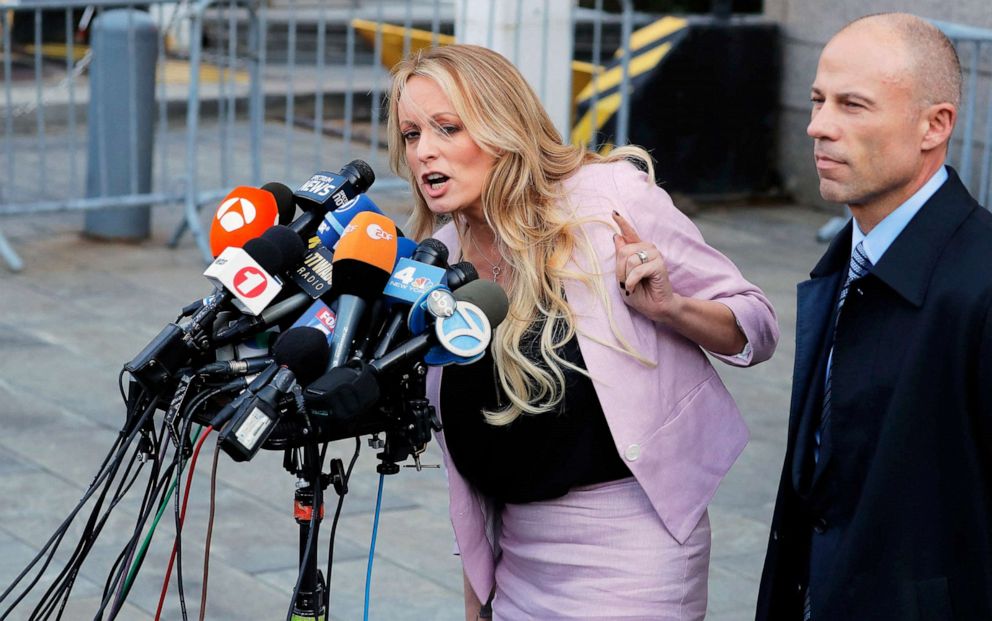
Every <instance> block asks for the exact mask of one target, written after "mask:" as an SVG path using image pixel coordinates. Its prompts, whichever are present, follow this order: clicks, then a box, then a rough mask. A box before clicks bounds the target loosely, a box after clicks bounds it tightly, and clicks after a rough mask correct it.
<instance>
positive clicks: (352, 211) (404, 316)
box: [125, 160, 507, 461]
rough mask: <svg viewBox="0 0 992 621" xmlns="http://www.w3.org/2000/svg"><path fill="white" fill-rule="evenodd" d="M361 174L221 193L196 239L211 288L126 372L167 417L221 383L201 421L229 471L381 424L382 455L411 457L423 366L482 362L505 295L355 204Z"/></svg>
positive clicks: (356, 166) (432, 420)
mask: <svg viewBox="0 0 992 621" xmlns="http://www.w3.org/2000/svg"><path fill="white" fill-rule="evenodd" d="M374 180H375V176H374V174H373V172H372V170H371V168H370V167H369V166H368V164H366V163H365V162H362V161H360V160H356V161H354V162H351V163H350V164H348V165H346V166H345V167H343V168H342V169H341V171H340V172H338V173H331V172H318V173H316V174H314V175H313V176H311V178H310V179H308V180H307V181H306V183H304V184H303V185H302V186H301V187H300V188H299V189H297V190H296V191H295V192H294V191H292V190H291V189H290V188H288V187H286V186H285V185H283V184H280V183H269V184H266V185H265V186H262V187H261V188H254V187H238V188H235V189H234V190H233V191H232V192H231V193H230V194H229V195H228V196H227V198H226V199H225V200H224V201H223V202H222V203H221V205H220V207H219V208H218V209H217V212H216V214H215V216H214V219H213V223H212V226H211V230H210V244H211V248H212V251H213V253H214V256H215V260H214V261H213V263H211V264H210V265H209V266H208V267H207V269H206V271H205V272H204V276H205V277H206V278H207V279H208V280H209V281H210V282H211V283H212V284H213V285H214V291H213V293H212V294H210V295H209V296H207V297H205V298H203V299H202V300H197V301H196V302H194V303H192V304H190V305H188V306H187V307H185V308H184V309H183V310H182V313H181V315H180V317H179V318H178V319H177V320H176V321H175V322H173V323H170V324H168V325H167V326H166V327H165V328H164V329H163V330H162V332H161V333H159V335H158V336H157V337H156V338H155V339H154V340H152V342H151V343H149V344H148V345H147V346H146V347H145V349H144V350H142V351H141V352H140V353H139V354H138V355H137V356H136V357H135V358H134V359H133V360H131V361H130V362H129V363H128V364H127V365H126V366H125V369H126V370H127V371H128V372H129V373H130V374H131V375H132V377H133V378H134V380H135V381H136V382H137V383H138V384H140V386H141V387H142V388H143V389H144V391H145V392H146V394H156V393H157V394H162V395H166V394H173V395H174V396H173V397H172V398H171V399H169V402H170V404H169V407H170V408H175V407H176V403H177V402H179V401H181V396H180V395H179V392H180V391H179V387H180V386H184V385H185V386H188V385H189V383H190V381H191V380H192V379H200V380H204V381H211V382H214V383H215V384H214V385H216V382H219V381H220V382H224V383H223V384H221V385H220V388H219V389H217V390H215V391H214V392H215V393H216V395H217V396H216V397H215V398H214V400H213V403H215V405H216V407H214V408H212V409H210V410H209V411H208V412H205V413H204V415H203V416H202V419H203V421H202V422H209V424H210V425H211V426H212V427H213V429H215V430H218V431H219V432H220V446H221V447H222V448H223V450H224V451H225V452H226V453H228V454H229V455H230V456H231V457H232V458H233V459H235V460H237V461H244V460H249V459H251V458H252V457H254V455H255V454H256V453H257V452H258V450H259V449H260V448H262V447H263V445H264V446H265V448H275V449H278V448H291V447H293V446H300V445H302V443H304V442H311V441H331V440H336V439H341V438H346V437H354V436H357V435H363V434H365V433H378V432H380V431H390V430H393V431H394V434H393V443H392V444H393V446H388V444H389V440H388V439H387V446H386V452H387V453H389V452H390V451H391V454H390V458H391V459H392V460H395V461H401V460H402V459H403V458H405V457H406V456H409V455H413V456H414V457H416V455H418V454H419V451H422V450H423V446H424V445H425V444H426V442H427V441H428V440H429V437H430V432H431V429H432V428H433V429H438V428H439V427H438V423H437V420H436V417H435V416H434V413H433V409H432V408H431V407H430V406H429V405H428V404H427V402H426V399H425V396H424V377H425V373H426V369H425V365H448V364H468V363H471V362H474V361H476V360H478V359H479V358H480V357H482V356H483V354H484V353H485V350H486V348H487V347H488V345H489V343H490V340H491V338H492V332H493V329H494V328H495V327H496V326H497V325H498V324H499V323H500V322H501V321H502V320H503V318H504V317H505V315H506V311H507V299H506V294H505V293H504V292H503V290H502V289H501V288H500V287H499V286H498V285H497V284H496V283H494V282H490V281H486V280H480V279H479V277H478V273H477V272H476V270H475V268H474V267H473V266H472V265H471V264H470V263H467V262H462V263H456V264H453V265H449V264H448V250H447V248H445V246H444V245H443V244H442V243H441V242H439V241H437V240H435V239H426V240H424V241H422V242H420V243H419V244H418V243H416V242H414V241H412V240H410V239H408V238H406V237H404V236H403V233H402V232H401V231H400V230H399V228H398V227H397V226H396V224H395V223H394V222H393V221H392V220H391V219H390V218H388V217H387V216H385V215H384V214H383V213H382V212H381V211H380V210H379V208H378V207H376V205H375V204H374V203H373V202H372V201H371V200H370V199H369V198H368V197H367V196H366V195H365V191H366V190H367V189H368V188H369V186H370V185H371V184H372V183H373V181H374ZM298 211H299V212H301V213H299V215H298ZM165 400H166V399H164V398H163V401H165ZM163 409H165V406H163Z"/></svg>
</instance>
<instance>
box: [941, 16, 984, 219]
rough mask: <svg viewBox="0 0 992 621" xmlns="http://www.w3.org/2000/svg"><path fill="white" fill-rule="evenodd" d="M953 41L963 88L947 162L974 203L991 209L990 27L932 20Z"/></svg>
mask: <svg viewBox="0 0 992 621" xmlns="http://www.w3.org/2000/svg"><path fill="white" fill-rule="evenodd" d="M935 23H936V24H937V26H939V27H940V29H941V30H943V31H944V33H945V34H946V35H947V36H948V37H949V38H950V39H951V40H952V41H953V42H954V45H955V47H956V48H957V50H958V56H960V58H961V66H962V70H963V72H964V88H963V91H964V92H963V93H962V98H961V109H960V110H959V111H958V114H959V118H958V124H957V130H956V131H955V132H954V140H953V142H952V143H951V149H950V153H949V154H948V163H950V164H951V165H952V166H954V167H955V168H956V169H957V170H958V172H959V173H960V175H961V181H962V182H963V183H964V184H965V185H966V186H967V187H968V189H969V190H970V191H971V193H972V195H973V196H975V197H976V198H977V199H978V202H980V203H981V204H983V205H985V206H986V207H990V208H992V187H990V177H992V30H988V29H982V28H973V27H970V26H963V25H960V24H951V23H947V22H935Z"/></svg>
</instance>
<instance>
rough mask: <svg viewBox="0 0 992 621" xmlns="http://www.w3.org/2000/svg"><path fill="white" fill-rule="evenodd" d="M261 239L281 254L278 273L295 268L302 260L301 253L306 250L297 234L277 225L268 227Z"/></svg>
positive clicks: (304, 243)
mask: <svg viewBox="0 0 992 621" xmlns="http://www.w3.org/2000/svg"><path fill="white" fill-rule="evenodd" d="M262 239H266V240H268V241H270V242H272V243H273V244H275V245H276V247H277V248H278V249H279V252H281V253H282V257H283V258H282V260H283V264H282V269H281V270H279V271H280V272H283V271H287V270H290V269H292V268H294V267H296V265H297V264H299V262H300V261H302V260H303V253H304V252H306V250H307V245H306V242H304V241H303V240H302V239H301V238H300V236H299V234H297V233H296V231H294V230H293V229H291V228H289V227H288V226H283V225H281V224H277V225H275V226H270V227H269V228H267V229H266V230H265V232H264V233H262Z"/></svg>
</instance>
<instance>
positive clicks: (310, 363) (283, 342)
mask: <svg viewBox="0 0 992 621" xmlns="http://www.w3.org/2000/svg"><path fill="white" fill-rule="evenodd" d="M272 355H273V357H274V358H275V361H276V364H278V365H280V366H284V367H286V368H288V369H289V370H290V371H292V372H293V376H294V377H296V381H297V383H299V384H300V385H301V386H306V385H307V384H309V383H311V382H312V381H314V380H315V379H317V378H318V377H320V376H321V375H323V374H324V370H325V369H326V368H327V361H328V359H329V358H330V349H329V348H328V346H327V335H325V334H324V333H323V332H321V331H320V330H318V329H317V328H310V327H307V326H300V327H297V328H292V329H290V330H287V331H286V332H284V333H283V334H282V336H280V337H279V340H277V341H276V344H275V347H274V348H273V350H272Z"/></svg>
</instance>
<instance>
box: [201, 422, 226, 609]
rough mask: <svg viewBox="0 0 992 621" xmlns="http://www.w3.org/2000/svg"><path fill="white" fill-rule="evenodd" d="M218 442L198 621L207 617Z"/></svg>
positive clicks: (218, 454) (212, 477)
mask: <svg viewBox="0 0 992 621" xmlns="http://www.w3.org/2000/svg"><path fill="white" fill-rule="evenodd" d="M220 451H221V449H220V441H219V440H218V442H217V444H216V445H214V459H213V464H212V465H211V467H210V512H209V514H208V516H207V539H206V541H205V542H204V544H203V579H202V584H203V587H202V589H201V590H200V621H204V619H206V617H207V578H208V577H209V575H210V542H211V540H212V539H213V534H214V511H215V509H216V507H217V504H216V503H217V462H218V461H219V457H220Z"/></svg>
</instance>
